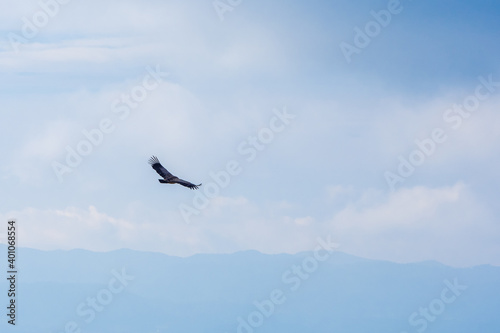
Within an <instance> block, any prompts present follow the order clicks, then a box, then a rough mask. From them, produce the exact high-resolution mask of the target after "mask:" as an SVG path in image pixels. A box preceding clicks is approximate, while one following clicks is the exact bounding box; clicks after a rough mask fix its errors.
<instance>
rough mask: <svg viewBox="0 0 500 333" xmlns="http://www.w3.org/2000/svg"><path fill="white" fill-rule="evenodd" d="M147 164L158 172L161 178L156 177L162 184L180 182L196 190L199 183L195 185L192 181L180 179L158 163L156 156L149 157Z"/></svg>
mask: <svg viewBox="0 0 500 333" xmlns="http://www.w3.org/2000/svg"><path fill="white" fill-rule="evenodd" d="M149 164H151V166H152V167H153V169H155V170H156V172H158V174H159V175H160V176H162V177H163V179H158V181H159V182H160V183H162V184H180V185H182V186H185V187H189V188H190V189H192V190H197V189H198V186H201V184H199V185H195V184H193V183H190V182H188V181H187V180H184V179H180V178H178V177H176V176H174V175H172V174H171V173H170V172H168V170H167V169H165V168H164V167H163V165H161V164H160V161H159V160H158V157H156V156H152V157H151V158H150V159H149Z"/></svg>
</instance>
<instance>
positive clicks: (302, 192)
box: [0, 0, 500, 266]
mask: <svg viewBox="0 0 500 333" xmlns="http://www.w3.org/2000/svg"><path fill="white" fill-rule="evenodd" d="M499 14H500V4H498V3H497V2H496V1H487V0H484V1H479V2H478V1H472V0H470V1H447V0H440V1H425V0H419V1H415V0H414V1H410V0H401V1H400V2H398V1H375V0H371V1H368V0H362V1H356V2H354V1H348V0H338V1H326V0H315V1H307V2H306V1H295V0H287V1H285V0H275V1H263V0H254V1H245V0H242V1H236V0H233V1H229V0H220V1H211V0H206V1H160V0H147V1H137V0H121V1H117V0H108V1H95V0H89V1H85V2H82V1H76V0H71V1H67V0H65V1H62V0H59V1H56V0H50V1H49V0H45V1H40V2H39V1H14V0H3V1H2V2H0V35H1V38H0V73H1V80H0V103H1V105H2V110H1V121H0V129H1V132H2V136H3V140H1V141H0V147H1V149H2V156H3V158H2V160H1V161H0V168H1V169H0V170H1V177H0V182H1V185H0V188H1V190H0V202H1V205H0V220H2V221H4V226H5V227H4V229H6V221H7V220H8V219H11V218H15V219H16V220H17V221H18V225H19V229H20V235H19V243H20V245H21V246H24V247H31V248H37V249H44V250H51V249H73V248H83V249H89V250H93V251H108V250H113V249H118V248H131V249H136V250H143V251H158V252H163V253H166V254H170V255H177V256H188V255H192V254H195V253H228V252H235V251H240V250H247V249H255V250H258V251H261V252H264V253H282V252H286V253H296V252H299V251H304V250H311V249H313V248H314V247H315V246H316V243H317V237H320V236H321V237H326V236H328V235H330V236H331V238H332V239H333V240H334V241H335V242H337V243H338V244H339V245H340V248H339V250H341V251H343V252H346V253H350V254H354V255H358V256H362V257H367V258H375V259H384V260H391V261H396V262H413V261H422V260H437V261H440V262H443V263H446V264H449V265H454V266H468V265H477V264H494V265H500V256H499V254H500V241H499V239H500V209H499V207H498V205H497V201H498V197H499V194H500V193H499V192H500V191H499V185H500V174H499V172H498V165H499V162H500V155H499V152H500V146H499V144H498V143H499V140H500V114H499V110H500V65H499V62H498V54H499V51H500V43H499V37H498V36H499V32H500V21H499V20H498V15H499ZM151 155H156V156H158V158H159V159H160V161H161V162H162V163H163V165H164V166H165V167H167V168H168V169H169V170H170V171H171V172H172V173H174V174H175V175H177V176H179V177H181V178H184V179H187V180H190V181H192V182H196V183H199V182H201V183H203V186H202V187H201V188H200V190H198V191H191V190H189V189H187V188H184V187H181V186H178V185H163V184H159V183H158V180H157V179H158V175H157V174H156V173H155V172H154V170H153V169H151V167H150V166H149V165H148V164H147V161H148V159H149V157H150V156H151ZM5 231H6V230H0V233H3V234H0V239H1V242H2V243H5Z"/></svg>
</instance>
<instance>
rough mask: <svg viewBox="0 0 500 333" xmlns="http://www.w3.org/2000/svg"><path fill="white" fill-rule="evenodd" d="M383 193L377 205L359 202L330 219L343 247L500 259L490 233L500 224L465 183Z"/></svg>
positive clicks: (395, 254)
mask: <svg viewBox="0 0 500 333" xmlns="http://www.w3.org/2000/svg"><path fill="white" fill-rule="evenodd" d="M380 195H381V196H382V197H379V198H374V199H375V200H376V201H377V202H376V203H375V204H374V203H373V202H364V203H360V201H358V202H355V203H354V204H350V205H348V206H347V207H346V208H344V209H343V210H342V211H340V212H338V213H337V214H335V216H334V217H333V218H332V219H331V220H330V222H329V227H328V228H329V230H331V232H333V235H334V236H335V237H336V239H338V241H339V242H340V243H341V244H342V249H343V250H344V251H346V252H349V253H352V254H355V255H359V256H362V257H368V258H375V259H385V260H392V261H398V262H412V261H421V260H438V261H441V262H443V263H446V264H451V265H470V264H481V263H491V262H495V263H496V264H499V263H500V262H499V261H498V260H497V259H496V253H495V252H497V253H498V250H500V247H499V246H498V245H494V243H492V239H490V237H489V235H493V234H496V235H498V234H499V232H500V225H499V224H497V223H494V222H493V221H492V219H491V216H490V215H489V214H488V213H487V210H486V207H484V206H483V205H481V203H480V202H478V201H477V200H476V199H475V198H474V195H473V194H472V193H471V191H470V190H469V189H468V188H467V187H466V186H465V185H463V184H461V183H457V184H456V185H454V186H452V187H442V188H427V187H423V186H417V187H413V188H405V189H400V190H398V191H396V192H394V193H392V194H389V195H384V194H383V193H380ZM485 239H490V240H489V241H488V242H487V244H485Z"/></svg>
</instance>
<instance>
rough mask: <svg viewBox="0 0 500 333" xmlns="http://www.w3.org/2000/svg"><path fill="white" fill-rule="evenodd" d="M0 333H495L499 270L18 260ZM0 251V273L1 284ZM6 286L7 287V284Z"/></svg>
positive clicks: (22, 256)
mask: <svg viewBox="0 0 500 333" xmlns="http://www.w3.org/2000/svg"><path fill="white" fill-rule="evenodd" d="M17 260H18V270H19V273H18V275H17V285H16V291H17V299H16V305H17V311H16V325H15V327H14V326H12V325H9V324H8V323H7V320H8V319H9V318H8V317H7V316H6V314H7V312H8V309H7V306H8V304H9V303H8V302H9V297H8V296H7V291H8V289H9V284H8V281H7V279H2V281H1V282H0V295H1V296H0V302H1V304H0V305H1V308H2V309H3V310H2V311H3V312H4V313H2V315H1V317H0V318H3V319H2V320H1V322H0V328H1V330H0V331H1V332H16V333H34V332H39V333H98V332H99V333H128V332H130V333H164V332H176V333H184V332H186V333H188V332H189V333H197V332H200V333H201V332H206V333H230V332H238V333H252V332H262V333H265V332H269V333H271V332H272V333H280V332H283V333H299V332H300V333H303V332H312V333H336V332H342V333H367V332H377V333H402V332H406V333H411V332H439V333H471V332H481V333H498V332H500V315H499V310H500V267H494V266H487V265H485V266H476V267H471V268H452V267H448V266H445V265H442V264H439V263H437V262H421V263H412V264H396V263H391V262H385V261H375V260H367V259H362V258H358V257H354V256H350V255H347V254H344V253H341V252H333V253H328V252H326V251H323V252H303V253H299V254H295V255H289V254H279V255H267V254H262V253H259V252H256V251H244V252H238V253H234V254H200V255H194V256H191V257H188V258H179V257H172V256H168V255H164V254H160V253H151V252H139V251H132V250H126V249H123V250H117V251H112V252H106V253H98V252H90V251H84V250H71V251H39V250H33V249H25V248H22V249H20V250H19V251H18V254H17ZM6 264H7V250H6V246H5V245H3V244H2V245H0V269H1V271H2V272H3V274H5V275H7V273H6V272H7V267H6ZM7 277H8V276H7Z"/></svg>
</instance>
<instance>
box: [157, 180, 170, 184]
mask: <svg viewBox="0 0 500 333" xmlns="http://www.w3.org/2000/svg"><path fill="white" fill-rule="evenodd" d="M158 181H159V182H160V183H162V184H165V183H168V182H167V181H166V180H165V179H158Z"/></svg>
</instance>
